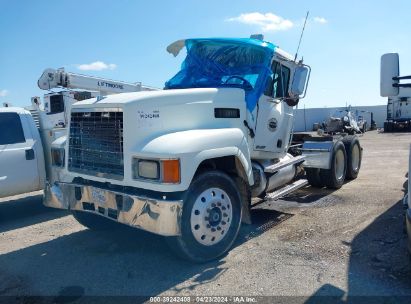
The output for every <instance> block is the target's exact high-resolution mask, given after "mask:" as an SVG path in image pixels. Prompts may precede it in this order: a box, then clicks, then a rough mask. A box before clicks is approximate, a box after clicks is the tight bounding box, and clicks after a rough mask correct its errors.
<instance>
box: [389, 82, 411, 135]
mask: <svg viewBox="0 0 411 304" xmlns="http://www.w3.org/2000/svg"><path fill="white" fill-rule="evenodd" d="M410 128H411V88H400V90H399V93H398V95H397V96H390V97H388V103H387V120H386V121H385V122H384V131H385V132H393V131H409V130H410Z"/></svg>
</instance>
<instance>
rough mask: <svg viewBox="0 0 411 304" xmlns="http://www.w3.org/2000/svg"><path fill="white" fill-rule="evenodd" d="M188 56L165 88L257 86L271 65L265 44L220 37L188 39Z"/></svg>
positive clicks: (252, 87) (247, 88)
mask: <svg viewBox="0 0 411 304" xmlns="http://www.w3.org/2000/svg"><path fill="white" fill-rule="evenodd" d="M186 46H187V57H186V59H185V60H184V62H183V65H182V68H181V70H180V71H179V72H178V73H177V74H176V75H175V76H174V77H173V78H171V79H170V80H169V81H168V82H166V84H165V89H184V88H209V87H237V88H242V89H244V90H246V91H251V90H253V89H255V88H256V86H257V85H258V83H259V79H260V78H261V76H262V75H265V73H266V70H267V69H268V64H267V62H269V58H268V60H267V52H266V50H265V49H264V48H262V47H259V46H255V45H250V44H246V43H240V42H237V43H236V42H231V41H230V42H227V41H218V40H211V39H210V40H188V41H186Z"/></svg>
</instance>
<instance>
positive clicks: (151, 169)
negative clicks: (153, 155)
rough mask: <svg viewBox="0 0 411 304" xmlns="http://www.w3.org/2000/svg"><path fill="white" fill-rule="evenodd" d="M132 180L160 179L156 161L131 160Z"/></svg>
mask: <svg viewBox="0 0 411 304" xmlns="http://www.w3.org/2000/svg"><path fill="white" fill-rule="evenodd" d="M133 178H134V179H139V178H147V179H153V180H158V179H160V166H159V163H158V162H157V161H153V160H143V159H133Z"/></svg>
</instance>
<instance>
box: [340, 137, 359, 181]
mask: <svg viewBox="0 0 411 304" xmlns="http://www.w3.org/2000/svg"><path fill="white" fill-rule="evenodd" d="M343 143H344V146H345V151H346V153H347V172H346V174H345V177H346V178H347V179H356V178H357V176H358V173H359V172H360V168H361V159H362V151H361V146H360V141H359V140H358V138H357V136H346V137H345V138H343Z"/></svg>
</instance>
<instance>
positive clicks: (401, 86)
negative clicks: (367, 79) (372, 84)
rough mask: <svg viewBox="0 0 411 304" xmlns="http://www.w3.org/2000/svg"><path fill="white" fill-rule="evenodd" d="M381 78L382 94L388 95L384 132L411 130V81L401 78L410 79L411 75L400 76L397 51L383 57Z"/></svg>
mask: <svg viewBox="0 0 411 304" xmlns="http://www.w3.org/2000/svg"><path fill="white" fill-rule="evenodd" d="M380 79H381V83H380V84H381V86H380V93H381V96H382V97H388V103H387V120H386V121H385V122H384V132H393V131H401V130H410V128H411V83H401V80H410V79H411V76H400V64H399V55H398V54H397V53H388V54H384V55H383V56H382V57H381V77H380Z"/></svg>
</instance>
